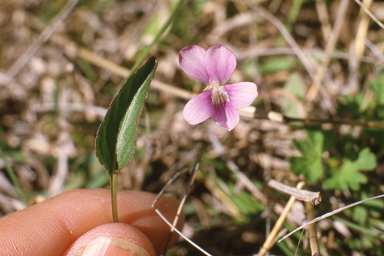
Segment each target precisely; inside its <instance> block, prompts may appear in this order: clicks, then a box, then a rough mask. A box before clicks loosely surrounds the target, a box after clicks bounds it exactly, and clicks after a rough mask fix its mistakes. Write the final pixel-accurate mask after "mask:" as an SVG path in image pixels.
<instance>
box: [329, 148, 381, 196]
mask: <svg viewBox="0 0 384 256" xmlns="http://www.w3.org/2000/svg"><path fill="white" fill-rule="evenodd" d="M374 168H376V157H375V155H374V154H373V153H372V152H371V151H370V150H369V148H364V149H363V150H362V151H360V153H359V156H358V158H357V159H356V160H355V161H352V160H350V159H347V158H344V160H343V165H342V166H341V168H337V169H332V170H331V171H330V172H329V175H328V176H327V177H326V178H325V180H324V183H323V188H324V189H327V190H331V189H336V190H340V191H342V190H345V189H352V190H354V191H357V190H359V189H360V184H365V183H367V181H368V179H367V177H366V176H365V174H363V173H361V172H360V171H371V170H373V169H374Z"/></svg>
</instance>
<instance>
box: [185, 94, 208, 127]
mask: <svg viewBox="0 0 384 256" xmlns="http://www.w3.org/2000/svg"><path fill="white" fill-rule="evenodd" d="M211 94H212V89H211V90H208V91H205V92H202V93H200V94H198V95H196V96H195V97H193V98H192V99H191V100H190V101H188V103H187V105H185V107H184V110H183V117H184V119H185V121H187V122H188V123H189V124H191V125H195V124H199V123H201V122H204V121H205V120H207V119H208V118H210V117H211V116H212V115H213V113H214V110H213V105H212V99H211Z"/></svg>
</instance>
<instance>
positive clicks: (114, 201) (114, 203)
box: [110, 172, 119, 222]
mask: <svg viewBox="0 0 384 256" xmlns="http://www.w3.org/2000/svg"><path fill="white" fill-rule="evenodd" d="M110 181H111V203H112V218H113V222H119V220H118V217H117V173H115V172H113V173H112V177H111V180H110Z"/></svg>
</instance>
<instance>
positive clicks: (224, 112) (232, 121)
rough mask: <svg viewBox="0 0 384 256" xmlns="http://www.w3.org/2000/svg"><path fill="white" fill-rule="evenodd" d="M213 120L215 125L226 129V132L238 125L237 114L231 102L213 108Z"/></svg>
mask: <svg viewBox="0 0 384 256" xmlns="http://www.w3.org/2000/svg"><path fill="white" fill-rule="evenodd" d="M213 109H214V114H213V116H212V117H213V120H214V121H215V123H216V124H218V125H220V126H222V127H224V128H226V129H227V130H228V131H230V130H232V129H233V128H235V126H236V125H237V124H238V123H239V119H240V118H239V113H238V112H237V110H235V109H234V108H233V107H232V104H231V102H226V103H223V104H218V105H214V106H213Z"/></svg>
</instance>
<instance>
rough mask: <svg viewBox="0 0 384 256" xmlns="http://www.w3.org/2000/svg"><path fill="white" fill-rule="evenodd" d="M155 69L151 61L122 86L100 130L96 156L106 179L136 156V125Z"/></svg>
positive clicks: (155, 62) (152, 58)
mask: <svg viewBox="0 0 384 256" xmlns="http://www.w3.org/2000/svg"><path fill="white" fill-rule="evenodd" d="M156 67H157V60H156V59H155V58H154V57H151V58H149V60H148V61H147V62H146V63H145V64H144V65H143V66H142V67H141V68H140V69H138V70H137V72H136V73H134V74H133V75H132V76H130V77H129V78H128V79H127V80H126V81H125V82H124V83H123V85H122V87H121V88H120V90H119V92H118V94H117V95H116V96H115V98H114V99H113V101H112V102H111V104H110V106H109V109H108V112H107V114H106V115H105V118H104V121H103V122H102V123H101V125H100V127H99V130H98V132H97V137H96V142H95V147H96V156H97V158H98V159H99V161H100V163H101V165H103V166H104V168H105V169H106V170H107V173H108V175H109V176H111V175H112V174H113V173H114V172H116V171H117V170H119V169H121V168H122V167H124V166H125V165H127V164H128V162H129V161H130V160H131V159H132V157H133V155H134V154H135V150H136V136H137V126H138V121H139V119H140V116H141V112H142V109H143V106H144V102H145V99H146V98H147V93H148V89H149V85H150V83H151V80H152V78H153V76H154V73H155V70H156Z"/></svg>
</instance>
